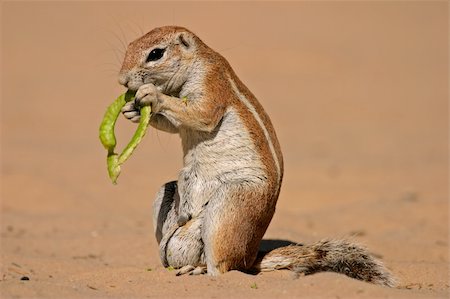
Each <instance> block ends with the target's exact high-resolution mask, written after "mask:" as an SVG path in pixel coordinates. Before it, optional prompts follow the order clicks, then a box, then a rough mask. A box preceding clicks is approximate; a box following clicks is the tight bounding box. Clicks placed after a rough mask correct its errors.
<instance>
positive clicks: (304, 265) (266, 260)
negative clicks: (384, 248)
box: [254, 240, 396, 287]
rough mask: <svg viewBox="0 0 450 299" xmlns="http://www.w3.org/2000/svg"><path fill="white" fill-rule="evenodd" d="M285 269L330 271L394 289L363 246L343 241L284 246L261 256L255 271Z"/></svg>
mask: <svg viewBox="0 0 450 299" xmlns="http://www.w3.org/2000/svg"><path fill="white" fill-rule="evenodd" d="M277 269H289V270H292V271H295V272H296V273H299V274H305V275H308V274H313V273H316V272H323V271H331V272H337V273H342V274H345V275H347V276H350V277H352V278H355V279H359V280H363V281H367V282H371V283H374V284H378V285H384V286H389V287H394V286H395V285H396V282H395V279H394V277H393V276H392V275H391V273H390V272H389V271H388V270H387V269H386V267H385V266H384V265H383V263H382V262H381V261H380V260H378V259H376V258H375V257H374V256H373V255H372V254H370V253H369V252H368V251H367V249H365V248H364V247H362V246H360V245H358V244H355V243H352V242H350V241H347V240H322V241H319V242H317V243H315V244H312V245H288V246H285V247H280V248H277V249H274V250H272V251H270V252H268V253H265V254H264V253H263V254H261V256H260V257H259V258H258V260H257V262H256V263H255V265H254V270H256V271H273V270H277Z"/></svg>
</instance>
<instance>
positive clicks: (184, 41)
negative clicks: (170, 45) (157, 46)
mask: <svg viewBox="0 0 450 299" xmlns="http://www.w3.org/2000/svg"><path fill="white" fill-rule="evenodd" d="M177 40H178V42H179V44H180V45H181V46H182V47H183V48H185V49H187V50H189V49H191V48H192V47H193V45H194V39H193V38H192V36H191V34H189V33H187V32H181V33H180V34H178V37H177Z"/></svg>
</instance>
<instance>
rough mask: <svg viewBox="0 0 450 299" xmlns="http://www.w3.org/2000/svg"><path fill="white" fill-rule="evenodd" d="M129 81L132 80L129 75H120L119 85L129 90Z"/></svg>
mask: <svg viewBox="0 0 450 299" xmlns="http://www.w3.org/2000/svg"><path fill="white" fill-rule="evenodd" d="M129 81H130V78H129V76H128V75H126V74H120V75H119V84H120V85H123V86H125V87H127V88H128V82H129Z"/></svg>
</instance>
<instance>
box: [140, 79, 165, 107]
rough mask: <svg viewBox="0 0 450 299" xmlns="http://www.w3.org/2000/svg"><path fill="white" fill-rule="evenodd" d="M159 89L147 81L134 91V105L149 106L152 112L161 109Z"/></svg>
mask: <svg viewBox="0 0 450 299" xmlns="http://www.w3.org/2000/svg"><path fill="white" fill-rule="evenodd" d="M159 95H160V91H159V90H158V89H157V88H156V86H155V85H153V84H151V83H148V84H144V85H141V87H139V89H138V90H137V92H136V99H135V103H136V104H135V105H136V106H138V107H143V106H151V107H152V113H158V112H159V111H160V110H161V104H162V103H161V101H162V100H161V97H160V96H159Z"/></svg>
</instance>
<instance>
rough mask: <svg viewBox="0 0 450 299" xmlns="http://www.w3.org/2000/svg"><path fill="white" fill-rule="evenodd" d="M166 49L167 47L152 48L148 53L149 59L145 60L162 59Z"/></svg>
mask: <svg viewBox="0 0 450 299" xmlns="http://www.w3.org/2000/svg"><path fill="white" fill-rule="evenodd" d="M165 51H166V49H160V48H155V49H153V50H151V51H150V53H149V54H148V56H147V60H146V61H145V62H149V61H155V60H158V59H160V58H161V57H163V55H164V52H165Z"/></svg>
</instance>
